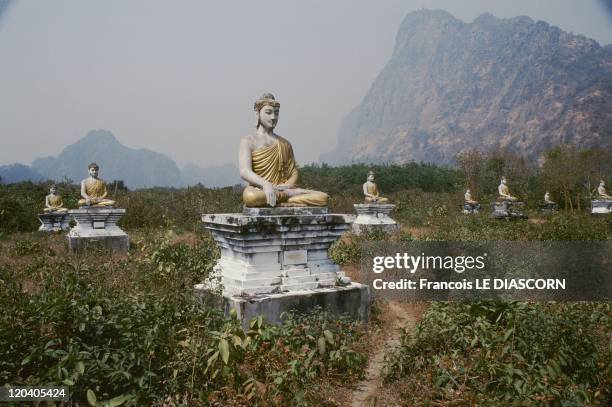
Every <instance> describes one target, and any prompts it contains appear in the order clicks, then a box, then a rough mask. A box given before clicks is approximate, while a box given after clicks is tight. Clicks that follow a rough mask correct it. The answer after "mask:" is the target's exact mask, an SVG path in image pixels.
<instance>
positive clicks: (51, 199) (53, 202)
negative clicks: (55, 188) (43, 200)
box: [44, 195, 68, 212]
mask: <svg viewBox="0 0 612 407" xmlns="http://www.w3.org/2000/svg"><path fill="white" fill-rule="evenodd" d="M47 204H49V206H48V207H46V208H45V209H44V211H45V212H66V211H67V210H68V209H66V208H64V201H63V200H62V197H61V196H59V195H48V196H47Z"/></svg>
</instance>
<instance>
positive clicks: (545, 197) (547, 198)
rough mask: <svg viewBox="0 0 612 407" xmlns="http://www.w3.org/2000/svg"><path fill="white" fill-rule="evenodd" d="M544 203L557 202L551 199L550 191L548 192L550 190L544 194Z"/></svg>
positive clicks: (551, 203)
mask: <svg viewBox="0 0 612 407" xmlns="http://www.w3.org/2000/svg"><path fill="white" fill-rule="evenodd" d="M544 203H545V204H549V205H553V204H556V202H555V201H553V200H552V199H550V193H548V191H546V193H545V194H544Z"/></svg>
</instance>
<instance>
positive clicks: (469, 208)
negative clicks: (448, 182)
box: [461, 202, 480, 215]
mask: <svg viewBox="0 0 612 407" xmlns="http://www.w3.org/2000/svg"><path fill="white" fill-rule="evenodd" d="M478 211H480V204H479V203H477V204H473V203H469V202H464V203H463V205H461V212H462V213H464V214H466V215H472V214H477V213H478Z"/></svg>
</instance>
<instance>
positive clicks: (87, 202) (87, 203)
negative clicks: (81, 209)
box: [85, 198, 91, 206]
mask: <svg viewBox="0 0 612 407" xmlns="http://www.w3.org/2000/svg"><path fill="white" fill-rule="evenodd" d="M85 205H87V206H91V198H85Z"/></svg>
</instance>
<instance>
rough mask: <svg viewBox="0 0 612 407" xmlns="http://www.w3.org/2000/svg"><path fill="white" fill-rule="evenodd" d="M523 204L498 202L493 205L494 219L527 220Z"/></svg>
mask: <svg viewBox="0 0 612 407" xmlns="http://www.w3.org/2000/svg"><path fill="white" fill-rule="evenodd" d="M523 207H524V204H523V203H522V202H512V201H498V202H493V203H492V204H491V208H492V209H493V212H492V213H491V217H492V218H493V219H527V215H525V213H524V212H523Z"/></svg>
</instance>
